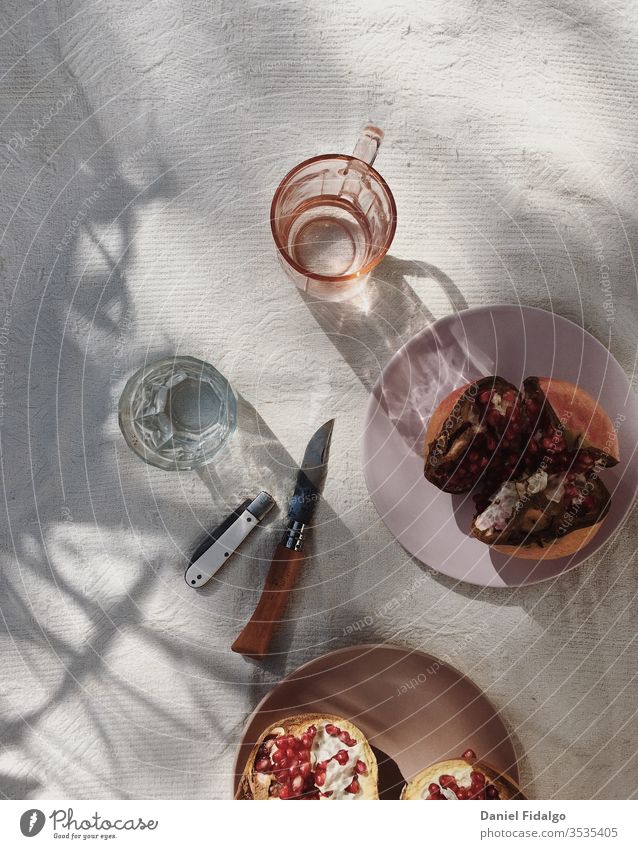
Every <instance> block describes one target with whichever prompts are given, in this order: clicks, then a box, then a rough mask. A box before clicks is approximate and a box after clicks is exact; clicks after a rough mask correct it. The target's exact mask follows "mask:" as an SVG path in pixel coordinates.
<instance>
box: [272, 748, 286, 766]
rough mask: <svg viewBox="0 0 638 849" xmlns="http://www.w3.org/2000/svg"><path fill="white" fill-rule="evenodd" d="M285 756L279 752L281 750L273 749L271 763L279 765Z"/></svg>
mask: <svg viewBox="0 0 638 849" xmlns="http://www.w3.org/2000/svg"><path fill="white" fill-rule="evenodd" d="M285 758H286V755H285V754H284V753H283V752H282V751H281V749H275V751H274V752H273V753H272V759H273V763H276V764H280V763H281V762H282V761H283V760H285Z"/></svg>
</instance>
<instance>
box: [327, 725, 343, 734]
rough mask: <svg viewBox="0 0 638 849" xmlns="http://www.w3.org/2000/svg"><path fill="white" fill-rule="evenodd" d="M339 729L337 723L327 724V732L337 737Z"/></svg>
mask: <svg viewBox="0 0 638 849" xmlns="http://www.w3.org/2000/svg"><path fill="white" fill-rule="evenodd" d="M339 733H340V732H339V729H338V728H337V726H336V725H332V724H328V725H326V734H330V736H331V737H336V736H337V734H339Z"/></svg>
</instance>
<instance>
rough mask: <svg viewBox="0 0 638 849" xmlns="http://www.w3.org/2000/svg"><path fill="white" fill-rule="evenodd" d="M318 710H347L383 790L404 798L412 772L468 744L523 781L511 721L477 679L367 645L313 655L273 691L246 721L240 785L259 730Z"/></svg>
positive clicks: (417, 656) (418, 655)
mask: <svg viewBox="0 0 638 849" xmlns="http://www.w3.org/2000/svg"><path fill="white" fill-rule="evenodd" d="M311 711H312V712H314V711H317V712H319V713H332V714H336V715H337V716H343V717H345V718H346V719H349V720H351V721H352V722H354V724H355V725H357V726H358V727H359V728H360V729H361V730H362V731H363V733H364V734H365V735H366V737H367V738H368V740H369V741H370V744H371V745H372V747H373V748H374V749H375V754H376V756H377V761H378V763H379V786H380V793H381V797H382V798H388V799H392V798H394V799H398V798H399V795H400V792H401V788H402V786H403V784H404V783H405V780H406V779H409V778H412V777H413V776H414V775H415V774H416V773H417V772H419V771H420V770H421V769H423V768H424V767H426V766H428V765H429V764H432V763H435V762H436V761H441V760H446V759H447V758H458V757H460V756H461V755H462V754H463V752H464V751H465V750H466V749H468V748H471V749H474V751H475V752H476V753H477V755H478V756H479V757H480V758H482V759H484V760H485V761H487V762H488V763H490V764H492V765H493V766H494V767H496V768H497V769H499V770H501V771H502V772H505V773H507V774H508V775H510V776H511V777H512V778H513V779H514V780H515V781H518V767H517V765H516V754H515V752H514V746H513V745H512V741H511V740H510V737H509V734H508V732H507V729H506V728H505V726H504V725H503V723H502V722H501V720H500V718H499V716H498V714H497V713H496V711H495V710H494V708H493V707H492V705H491V704H490V703H489V701H488V700H487V699H486V697H485V696H484V695H483V693H482V692H481V691H480V690H479V689H478V687H477V686H476V685H475V684H473V683H472V682H471V681H470V680H469V679H468V678H465V677H464V676H463V675H461V673H460V672H458V671H457V670H456V669H453V668H452V667H451V666H446V665H445V664H444V663H443V662H442V661H437V660H436V658H434V657H431V656H430V655H428V654H425V653H423V652H420V651H410V650H408V649H404V648H401V647H399V646H389V645H363V646H352V647H351V648H347V649H340V650H338V651H334V652H331V653H330V654H326V655H324V656H323V657H319V658H317V659H316V660H312V661H310V663H306V664H305V665H304V666H301V667H300V668H299V669H297V670H296V671H295V672H293V673H292V674H291V675H289V676H288V677H287V678H284V680H283V681H281V682H280V683H279V684H278V685H277V686H276V687H275V688H274V689H273V690H271V691H270V693H268V695H267V696H266V698H265V699H263V701H262V702H261V704H259V705H258V706H257V708H256V709H255V711H254V712H253V714H252V715H251V717H250V718H249V720H248V723H247V725H246V728H245V729H244V735H243V738H242V741H241V744H240V747H239V751H238V753H237V759H236V761H235V790H236V789H237V784H238V782H239V778H240V776H241V773H242V772H243V769H244V766H245V765H246V761H247V759H248V756H249V754H250V751H251V749H252V747H253V746H254V744H255V742H256V741H257V739H258V737H259V735H260V733H261V732H262V731H264V729H266V728H267V727H268V726H269V725H271V724H272V723H273V722H276V721H277V720H278V719H282V718H283V717H285V716H290V715H292V714H296V713H308V712H311Z"/></svg>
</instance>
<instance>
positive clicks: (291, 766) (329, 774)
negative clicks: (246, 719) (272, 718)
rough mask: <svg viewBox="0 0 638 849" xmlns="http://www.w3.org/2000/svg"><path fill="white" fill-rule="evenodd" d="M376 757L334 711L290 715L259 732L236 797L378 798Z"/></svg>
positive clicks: (359, 734)
mask: <svg viewBox="0 0 638 849" xmlns="http://www.w3.org/2000/svg"><path fill="white" fill-rule="evenodd" d="M377 781H378V776H377V760H376V758H375V756H374V753H373V751H372V749H371V748H370V744H369V743H368V741H367V740H366V738H365V736H364V735H363V733H362V732H361V731H360V730H359V729H358V728H357V727H356V726H355V725H353V724H352V723H351V722H348V720H346V719H342V718H341V717H338V716H326V715H323V714H318V713H306V714H301V715H299V716H289V717H287V718H286V719H282V720H280V721H279V722H277V723H276V724H275V725H271V726H270V727H269V728H267V729H266V731H264V732H263V733H262V734H261V736H260V738H259V740H258V741H257V744H256V745H255V747H254V748H253V750H252V752H251V754H250V757H249V758H248V763H247V764H246V768H245V770H244V772H243V774H242V777H241V780H240V782H239V789H238V791H237V795H236V797H235V798H237V799H263V800H272V799H284V800H285V799H315V800H318V801H328V800H356V799H378V798H379V793H378V789H377Z"/></svg>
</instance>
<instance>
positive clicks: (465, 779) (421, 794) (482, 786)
mask: <svg viewBox="0 0 638 849" xmlns="http://www.w3.org/2000/svg"><path fill="white" fill-rule="evenodd" d="M401 798H402V799H404V800H407V801H409V802H411V801H419V800H425V801H444V800H445V799H454V800H457V799H461V800H465V799H476V800H495V801H496V800H499V799H501V800H506V799H524V798H525V796H523V794H522V793H521V791H520V790H519V788H518V786H517V785H516V783H515V782H514V781H513V780H512V779H511V778H510V777H509V776H508V775H504V774H503V773H500V772H498V771H497V770H495V769H493V768H492V767H491V766H488V765H487V764H484V763H481V762H479V761H477V759H476V755H475V754H474V752H473V751H472V749H468V750H467V751H466V752H464V753H463V756H462V757H461V758H458V759H455V760H451V761H440V762H439V763H436V764H432V765H431V766H429V767H427V768H426V769H423V770H421V772H419V773H418V774H417V775H415V776H414V778H413V779H411V781H408V783H407V784H406V785H405V787H404V788H403V792H402V793H401Z"/></svg>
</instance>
